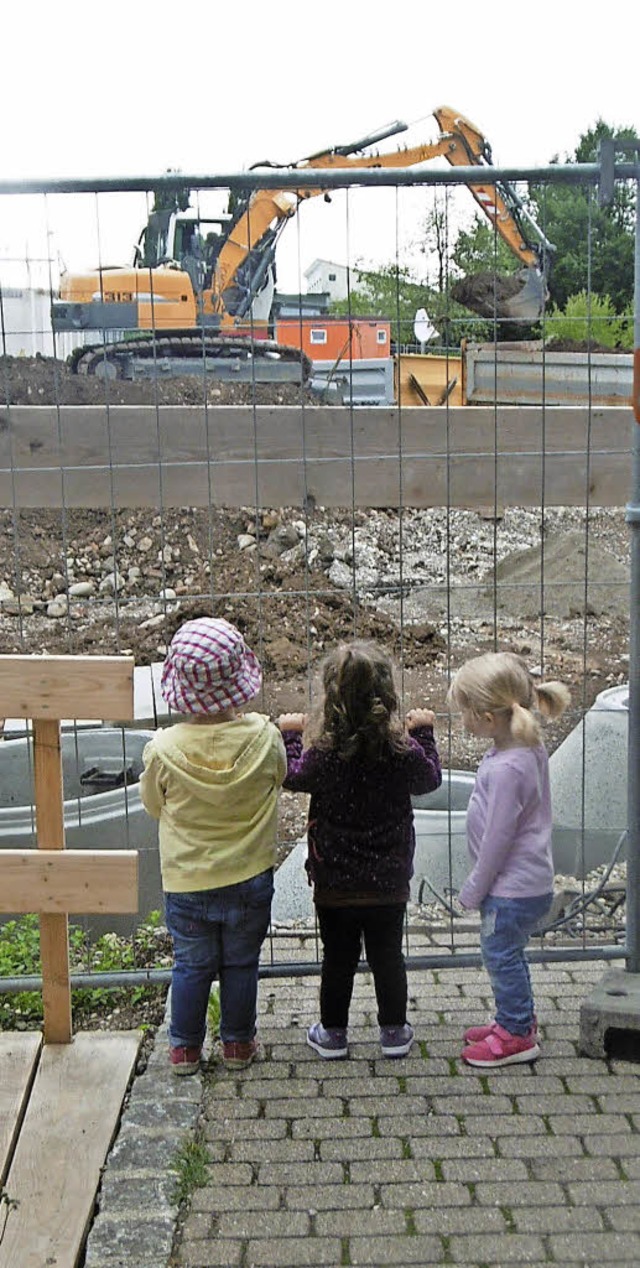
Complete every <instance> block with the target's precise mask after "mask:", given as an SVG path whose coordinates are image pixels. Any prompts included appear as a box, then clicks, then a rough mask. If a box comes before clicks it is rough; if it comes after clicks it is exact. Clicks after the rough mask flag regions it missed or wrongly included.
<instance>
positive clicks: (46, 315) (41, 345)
mask: <svg viewBox="0 0 640 1268" xmlns="http://www.w3.org/2000/svg"><path fill="white" fill-rule="evenodd" d="M1 297H2V298H1V302H2V324H3V327H4V339H3V340H2V343H1V344H0V356H2V355H3V354H6V355H7V356H9V357H34V356H35V355H36V353H40V355H41V356H43V357H52V356H53V355H54V346H53V332H52V330H51V294H50V292H49V291H48V290H44V289H40V288H39V287H19V286H7V287H5V286H3V287H2V291H1ZM85 340H86V334H85V333H84V332H78V334H76V333H75V332H74V331H68V332H65V333H64V334H59V335H57V336H56V346H55V352H56V355H57V356H58V357H60V358H66V357H68V355H69V353H70V352H71V350H72V348H75V347H77V345H78V344H79V343H84V342H85Z"/></svg>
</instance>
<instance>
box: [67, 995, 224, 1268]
mask: <svg viewBox="0 0 640 1268" xmlns="http://www.w3.org/2000/svg"><path fill="white" fill-rule="evenodd" d="M170 1001H171V993H170V992H169V994H168V996H167V1005H166V1009H165V1018H164V1022H163V1024H162V1026H160V1027H159V1029H158V1031H157V1033H156V1037H155V1041H154V1045H153V1048H152V1050H151V1052H150V1054H149V1057H148V1061H147V1068H146V1070H145V1071H144V1073H143V1074H141V1075H139V1076H137V1077H135V1078H134V1080H133V1083H132V1085H131V1089H130V1091H129V1094H128V1096H127V1100H126V1102H125V1106H124V1109H123V1112H122V1118H121V1121H120V1128H119V1131H118V1134H117V1136H116V1139H115V1143H114V1145H113V1148H112V1150H111V1152H110V1154H109V1156H108V1158H107V1161H106V1163H105V1166H104V1169H103V1173H102V1183H101V1186H100V1192H99V1194H98V1199H97V1214H96V1216H95V1218H94V1221H93V1224H92V1226H91V1231H90V1233H89V1237H88V1239H87V1245H86V1253H85V1260H84V1268H163V1265H165V1264H166V1263H167V1260H168V1259H169V1257H170V1255H171V1251H172V1247H173V1239H174V1235H175V1229H176V1223H177V1219H178V1211H179V1203H178V1201H177V1199H176V1196H175V1189H176V1180H177V1175H176V1172H175V1170H174V1168H173V1166H172V1162H173V1159H174V1157H175V1154H176V1151H177V1149H178V1148H179V1147H180V1145H181V1144H182V1143H183V1141H184V1140H185V1138H186V1139H191V1138H192V1137H193V1132H194V1130H195V1127H196V1125H197V1122H198V1116H199V1114H200V1107H201V1102H202V1090H203V1079H202V1075H201V1074H195V1075H193V1076H191V1077H190V1078H183V1079H176V1077H175V1075H173V1074H172V1072H171V1069H170V1067H169V1064H168V1061H167V1048H168V1046H169V1035H168V1019H169V1008H170Z"/></svg>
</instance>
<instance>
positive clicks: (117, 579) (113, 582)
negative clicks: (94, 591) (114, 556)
mask: <svg viewBox="0 0 640 1268" xmlns="http://www.w3.org/2000/svg"><path fill="white" fill-rule="evenodd" d="M124 584H125V581H124V577H123V576H122V573H121V572H110V573H109V574H108V576H106V577H103V578H102V581H101V582H100V585H99V587H98V589H99V591H100V593H101V594H115V593H116V591H117V590H121V589H122V587H123V585H124Z"/></svg>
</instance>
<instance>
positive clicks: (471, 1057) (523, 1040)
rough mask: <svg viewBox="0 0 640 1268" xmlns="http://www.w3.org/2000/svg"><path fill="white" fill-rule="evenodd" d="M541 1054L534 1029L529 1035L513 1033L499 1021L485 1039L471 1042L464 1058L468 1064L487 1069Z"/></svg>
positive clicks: (519, 1061)
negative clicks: (505, 1028)
mask: <svg viewBox="0 0 640 1268" xmlns="http://www.w3.org/2000/svg"><path fill="white" fill-rule="evenodd" d="M539 1056H540V1048H539V1046H538V1042H537V1037H536V1035H535V1034H534V1032H533V1031H530V1033H529V1034H528V1035H511V1034H510V1033H509V1031H508V1030H503V1028H502V1026H499V1025H498V1023H497V1022H496V1023H495V1024H494V1026H493V1029H492V1030H490V1031H489V1034H488V1035H486V1036H485V1038H484V1039H481V1040H480V1041H479V1042H478V1043H472V1044H470V1045H469V1047H468V1048H464V1049H463V1051H462V1060H463V1061H466V1063H467V1065H473V1066H479V1067H480V1068H487V1069H491V1068H492V1067H493V1066H500V1065H517V1064H522V1063H524V1062H529V1061H535V1060H536V1058H537V1057H539Z"/></svg>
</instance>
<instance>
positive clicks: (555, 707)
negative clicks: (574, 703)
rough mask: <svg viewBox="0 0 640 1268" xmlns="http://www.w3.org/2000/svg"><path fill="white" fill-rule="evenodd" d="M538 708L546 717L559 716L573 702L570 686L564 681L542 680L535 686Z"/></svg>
mask: <svg viewBox="0 0 640 1268" xmlns="http://www.w3.org/2000/svg"><path fill="white" fill-rule="evenodd" d="M534 694H535V700H536V708H537V709H538V711H539V712H540V713H541V714H542V716H543V717H545V718H559V717H560V714H561V713H564V711H565V709H567V708H568V706H569V705H570V703H571V696H570V694H569V688H568V687H565V685H564V683H563V682H541V683H539V684H538V686H536V687H534Z"/></svg>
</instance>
